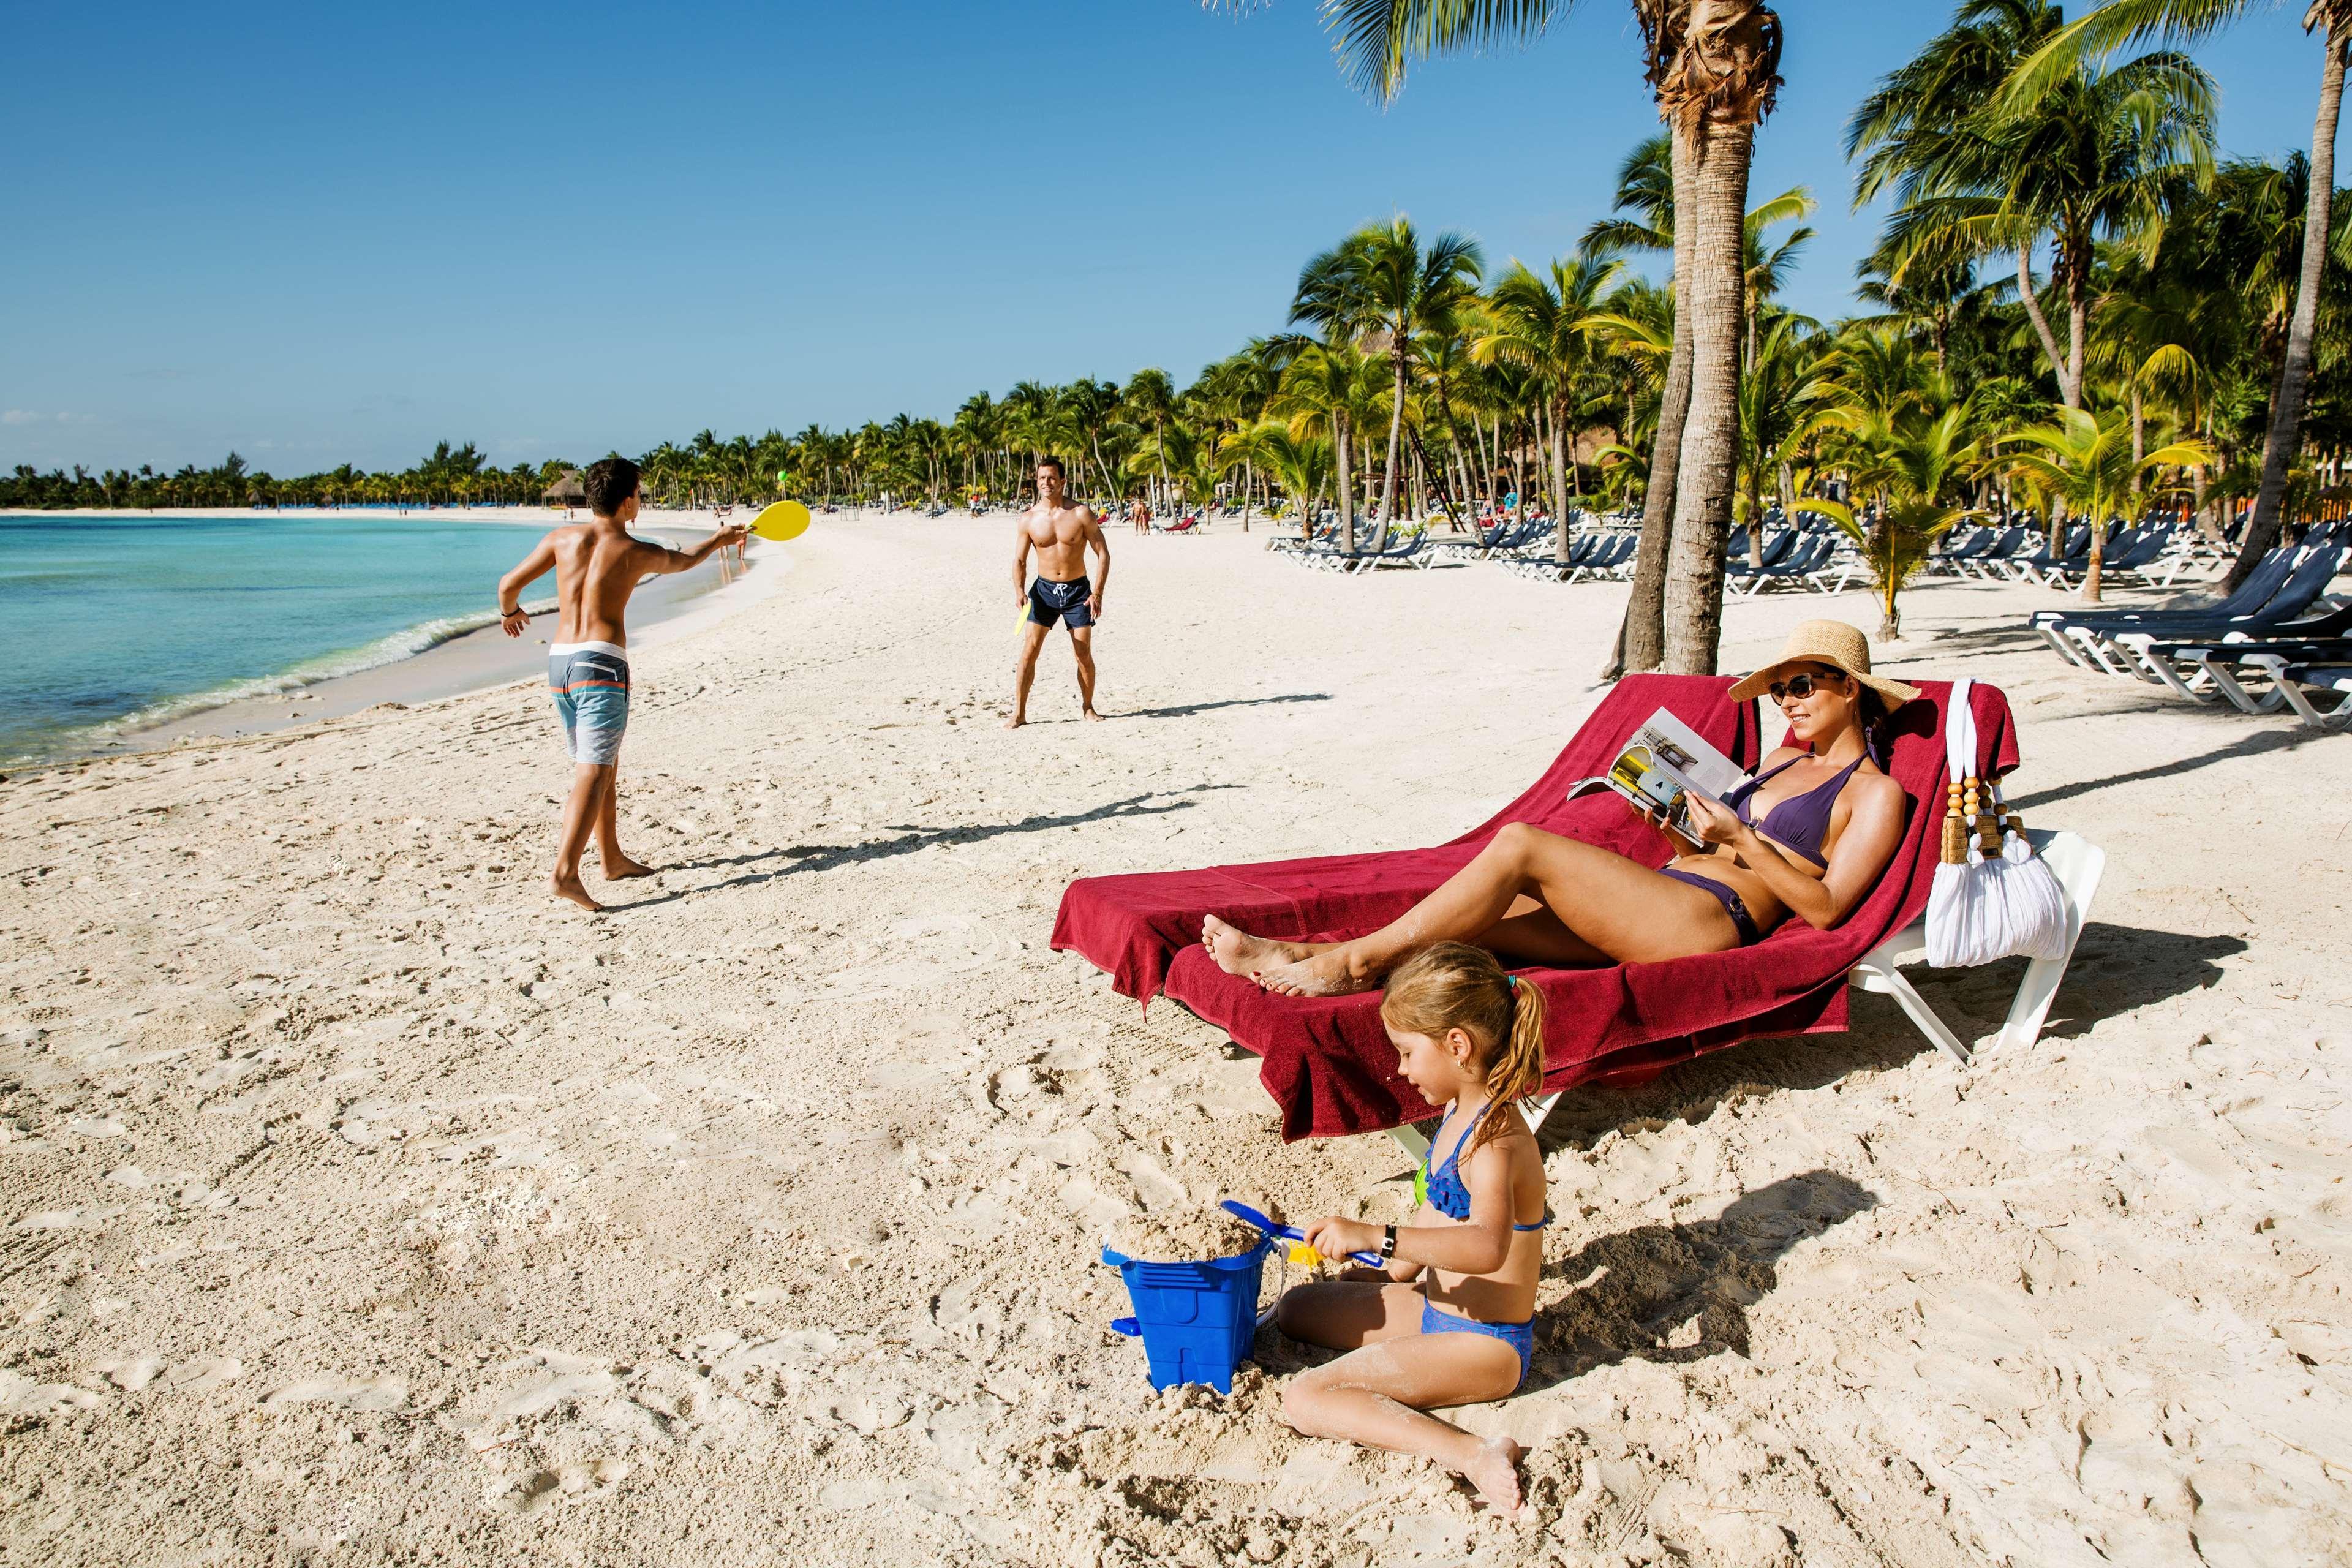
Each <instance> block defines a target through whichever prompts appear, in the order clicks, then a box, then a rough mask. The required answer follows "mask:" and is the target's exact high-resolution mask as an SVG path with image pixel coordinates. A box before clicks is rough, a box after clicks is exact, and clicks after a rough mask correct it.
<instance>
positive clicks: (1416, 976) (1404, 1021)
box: [1381, 942, 1544, 1154]
mask: <svg viewBox="0 0 2352 1568" xmlns="http://www.w3.org/2000/svg"><path fill="white" fill-rule="evenodd" d="M1381 1017H1383V1018H1385V1019H1387V1020H1388V1022H1389V1023H1390V1024H1391V1025H1392V1026H1395V1027H1397V1028H1399V1029H1402V1030H1406V1031H1408V1032H1410V1033H1412V1034H1416V1035H1428V1036H1431V1037H1438V1036H1442V1035H1444V1033H1445V1031H1446V1030H1448V1029H1461V1030H1464V1031H1465V1032H1466V1033H1467V1034H1468V1035H1469V1036H1470V1037H1471V1038H1472V1039H1474V1040H1475V1041H1477V1042H1478V1046H1479V1048H1480V1050H1481V1051H1482V1053H1483V1054H1484V1056H1485V1058H1486V1088H1487V1090H1488V1092H1490V1093H1491V1094H1493V1095H1494V1097H1495V1098H1496V1099H1497V1100H1525V1099H1527V1098H1528V1096H1530V1095H1533V1094H1536V1093H1538V1091H1540V1090H1541V1089H1542V1088H1543V1079H1544V999H1543V993H1542V992H1540V991H1538V990H1537V989H1536V988H1535V987H1534V986H1532V985H1530V984H1527V983H1526V982H1524V981H1522V980H1520V979H1519V978H1518V977H1517V976H1516V975H1512V974H1507V973H1504V970H1503V966H1502V964H1501V963H1498V962H1497V961H1496V957H1495V955H1494V954H1493V953H1491V952H1487V951H1486V949H1485V948H1483V947H1471V946H1469V945H1467V944H1466V943H1463V942H1438V943H1436V944H1434V945H1433V946H1430V947H1426V948H1423V950H1422V951H1421V952H1417V953H1415V954H1413V955H1412V957H1411V958H1409V959H1407V960H1406V961H1405V962H1404V963H1402V964H1400V965H1398V967H1397V969H1396V972H1395V973H1392V974H1391V975H1390V976H1389V983H1388V988H1387V994H1386V995H1384V996H1383V997H1381ZM1494 1126H1495V1122H1494V1119H1493V1118H1492V1117H1488V1118H1486V1119H1485V1120H1483V1121H1480V1122H1479V1124H1478V1129H1477V1131H1476V1133H1475V1135H1474V1138H1473V1146H1474V1147H1475V1145H1476V1144H1478V1143H1483V1142H1486V1139H1487V1137H1488V1136H1489V1135H1490V1134H1491V1132H1492V1131H1493V1129H1494ZM1463 1152H1464V1153H1465V1154H1466V1153H1468V1152H1470V1151H1469V1150H1467V1149H1465V1150H1464V1151H1463Z"/></svg>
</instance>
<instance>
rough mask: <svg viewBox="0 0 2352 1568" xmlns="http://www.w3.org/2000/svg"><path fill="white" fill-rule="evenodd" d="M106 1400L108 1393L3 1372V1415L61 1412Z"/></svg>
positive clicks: (0, 1393)
mask: <svg viewBox="0 0 2352 1568" xmlns="http://www.w3.org/2000/svg"><path fill="white" fill-rule="evenodd" d="M104 1402H105V1396H104V1395H102V1394H93V1393H91V1392H90V1391H89V1389H87V1388H76V1387H75V1386H74V1385H73V1384H69V1383H36V1382H34V1381H33V1380H32V1379H31V1378H29V1377H26V1376H24V1375H23V1374H22V1373H14V1372H0V1415H30V1416H35V1417H39V1416H43V1415H62V1414H64V1413H65V1412H67V1411H71V1410H89V1409H91V1408H94V1407H95V1406H97V1405H100V1404H103V1403H104Z"/></svg>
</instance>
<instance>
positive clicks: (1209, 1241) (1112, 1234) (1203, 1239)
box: [1103, 1207, 1265, 1263]
mask: <svg viewBox="0 0 2352 1568" xmlns="http://www.w3.org/2000/svg"><path fill="white" fill-rule="evenodd" d="M1264 1240H1265V1232H1264V1231H1262V1230H1260V1229H1258V1227H1257V1226H1254V1225H1252V1224H1250V1222H1249V1221H1247V1220H1245V1219H1239V1218H1236V1217H1235V1216H1234V1215H1229V1214H1227V1213H1226V1212H1225V1211H1224V1210H1223V1209H1221V1208H1216V1207H1208V1208H1193V1209H1183V1210H1181V1211H1178V1212H1176V1213H1172V1214H1150V1215H1134V1216H1133V1217H1131V1218H1129V1219H1123V1220H1121V1221H1119V1222H1118V1224H1117V1225H1115V1226H1111V1227H1110V1229H1109V1230H1108V1231H1107V1232H1106V1233H1104V1236H1103V1245H1104V1246H1105V1247H1108V1248H1110V1249H1111V1250H1112V1251H1113V1252H1116V1253H1118V1254H1119V1255H1120V1256H1121V1257H1124V1258H1133V1259H1134V1260H1135V1261H1136V1262H1138V1263H1193V1262H1200V1261H1202V1260H1205V1259H1209V1258H1239V1257H1240V1256H1241V1255H1242V1254H1243V1253H1244V1252H1251V1251H1255V1249H1256V1247H1257V1244H1258V1243H1259V1242H1261V1241H1264Z"/></svg>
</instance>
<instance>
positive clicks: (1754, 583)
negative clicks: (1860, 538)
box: [1723, 528, 1863, 599]
mask: <svg viewBox="0 0 2352 1568" xmlns="http://www.w3.org/2000/svg"><path fill="white" fill-rule="evenodd" d="M1844 545H1845V541H1844V538H1843V535H1840V534H1834V533H1825V532H1815V531H1809V530H1802V529H1796V528H1784V529H1781V530H1780V531H1779V532H1778V533H1775V534H1774V535H1773V536H1772V537H1771V538H1769V539H1768V540H1766V541H1765V542H1764V547H1763V549H1762V550H1761V551H1760V552H1756V554H1757V556H1758V560H1759V561H1760V562H1761V564H1758V563H1757V562H1754V561H1750V560H1749V558H1748V557H1749V554H1750V552H1749V549H1748V531H1747V530H1746V529H1744V528H1742V529H1737V530H1735V531H1733V532H1732V535H1731V538H1730V540H1729V541H1728V542H1727V543H1726V544H1725V547H1724V557H1725V559H1724V568H1723V591H1724V593H1725V594H1726V595H1731V596H1733V597H1737V598H1742V599H1752V598H1754V597H1755V596H1756V595H1759V594H1762V593H1765V592H1768V591H1769V590H1771V589H1776V588H1802V589H1809V590H1811V592H1813V593H1817V594H1841V593H1843V592H1844V591H1845V589H1846V587H1847V585H1848V584H1851V583H1852V582H1853V581H1854V579H1856V578H1857V577H1860V576H1861V575H1863V566H1862V563H1861V562H1860V561H1859V560H1857V559H1856V558H1855V557H1854V556H1853V553H1852V552H1849V551H1848V550H1846V549H1845V548H1844Z"/></svg>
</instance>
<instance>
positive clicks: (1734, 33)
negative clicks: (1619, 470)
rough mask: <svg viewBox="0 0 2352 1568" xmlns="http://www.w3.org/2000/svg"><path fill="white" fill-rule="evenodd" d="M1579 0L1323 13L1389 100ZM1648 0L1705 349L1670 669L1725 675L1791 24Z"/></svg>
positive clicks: (1521, 36) (1669, 585) (1677, 554)
mask: <svg viewBox="0 0 2352 1568" xmlns="http://www.w3.org/2000/svg"><path fill="white" fill-rule="evenodd" d="M1209 3H1210V4H1212V5H1214V4H1215V3H1216V0H1209ZM1226 3H1227V4H1228V5H1231V4H1233V3H1234V0H1226ZM1574 4H1575V0H1323V7H1322V9H1323V16H1324V21H1325V24H1326V26H1328V27H1329V28H1330V30H1331V31H1332V32H1333V33H1334V34H1336V35H1337V38H1338V42H1337V46H1336V47H1337V51H1338V54H1339V59H1340V63H1341V68H1342V69H1343V71H1345V72H1346V74H1347V75H1348V76H1349V78H1351V79H1353V80H1354V81H1355V83H1356V84H1357V85H1358V86H1359V87H1360V88H1362V89H1365V90H1366V91H1368V92H1370V93H1371V94H1373V95H1374V96H1376V97H1378V98H1380V99H1381V100H1383V101H1386V100H1390V99H1392V98H1394V97H1395V96H1396V94H1397V92H1398V90H1399V89H1402V87H1403V85H1404V76H1405V64H1406V61H1407V60H1408V59H1410V58H1425V57H1427V56H1429V55H1433V54H1438V53H1444V52H1448V51H1452V50H1456V49H1464V48H1472V49H1475V48H1479V47H1485V46H1486V45H1489V44H1496V43H1505V42H1525V41H1527V40H1529V39H1531V38H1533V37H1536V36H1537V35H1538V34H1540V33H1541V32H1543V31H1544V30H1545V29H1546V28H1547V27H1549V26H1550V25H1551V24H1552V23H1553V22H1555V21H1557V20H1558V19H1559V18H1560V17H1561V16H1565V15H1567V13H1568V12H1569V10H1570V8H1571V7H1572V6H1573V5H1574ZM1633 15H1634V19H1635V20H1636V21H1638V22H1639V23H1640V24H1641V26H1642V37H1643V49H1644V53H1645V56H1646V58H1647V61H1648V68H1649V69H1648V76H1649V80H1650V83H1651V85H1652V87H1653V88H1654V90H1655V92H1656V95H1657V102H1658V113H1659V117H1660V118H1661V119H1663V120H1664V121H1665V122H1666V123H1667V125H1668V127H1669V128H1670V130H1671V132H1672V134H1673V137H1674V157H1673V168H1674V185H1675V214H1676V221H1675V242H1676V243H1675V279H1676V283H1677V286H1678V287H1679V288H1680V289H1681V290H1682V292H1683V296H1684V298H1683V300H1682V303H1681V309H1680V311H1679V312H1678V317H1677V320H1678V321H1680V320H1681V319H1682V318H1684V317H1686V318H1687V319H1688V325H1689V330H1690V347H1691V353H1690V363H1691V382H1690V386H1691V390H1690V404H1689V409H1688V412H1687V414H1686V416H1685V419H1684V420H1683V422H1682V423H1683V429H1684V439H1683V444H1682V450H1681V453H1680V461H1679V463H1678V464H1677V474H1676V479H1675V513H1674V525H1673V533H1672V536H1671V541H1670V545H1669V552H1668V562H1667V570H1666V594H1665V605H1664V609H1665V613H1664V622H1665V626H1664V634H1665V636H1664V643H1665V650H1664V662H1665V664H1666V667H1667V668H1670V669H1673V670H1675V671H1678V672H1683V673H1696V674H1711V673H1713V672H1714V669H1715V663H1716V648H1717V642H1718V641H1719V639H1720V637H1721V633H1722V626H1723V546H1724V541H1725V539H1726V537H1727V534H1728V532H1729V530H1730V522H1731V495H1732V488H1733V482H1734V479H1735V475H1736V469H1737V466H1738V404H1739V349H1740V329H1741V326H1742V324H1743V321H1744V316H1745V312H1744V310H1743V308H1742V305H1741V302H1740V297H1741V288H1742V283H1743V270H1744V261H1745V256H1744V247H1743V245H1742V243H1741V241H1742V237H1743V233H1742V223H1741V220H1742V218H1743V217H1744V216H1746V210H1747V204H1748V164H1749V162H1750V159H1751V157H1752V155H1753V153H1754V151H1755V142H1756V127H1757V126H1758V125H1759V123H1760V122H1761V121H1763V119H1764V117H1765V116H1766V115H1767V114H1769V113H1770V112H1771V110H1772V103H1773V99H1774V96H1775V94H1776V93H1777V92H1778V90H1779V89H1780V40H1781V29H1780V16H1779V14H1778V13H1777V12H1775V11H1774V10H1773V9H1772V7H1771V6H1769V5H1765V4H1763V3H1762V0H1633ZM1670 402H1671V399H1670ZM1629 641H1630V638H1629ZM1629 653H1630V649H1629ZM1629 662H1630V659H1629Z"/></svg>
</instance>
